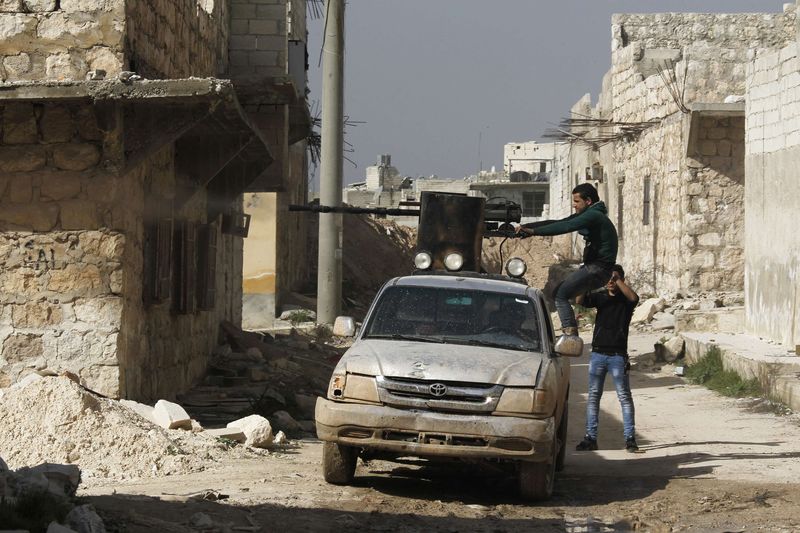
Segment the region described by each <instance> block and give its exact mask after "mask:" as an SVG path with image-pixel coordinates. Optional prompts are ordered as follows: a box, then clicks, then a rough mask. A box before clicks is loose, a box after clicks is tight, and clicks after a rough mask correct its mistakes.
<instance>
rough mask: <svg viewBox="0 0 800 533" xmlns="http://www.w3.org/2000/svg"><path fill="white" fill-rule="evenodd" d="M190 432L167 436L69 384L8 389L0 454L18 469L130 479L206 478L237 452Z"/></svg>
mask: <svg viewBox="0 0 800 533" xmlns="http://www.w3.org/2000/svg"><path fill="white" fill-rule="evenodd" d="M140 405H141V404H140ZM173 405H174V404H173ZM145 407H146V406H145ZM190 424H191V422H190ZM180 427H186V425H185V423H182V424H180ZM189 427H190V428H192V431H186V430H182V429H174V430H169V429H164V428H162V427H160V426H158V425H156V424H155V423H153V422H152V421H151V420H148V419H147V418H146V417H144V416H142V415H140V414H138V413H137V412H136V411H134V410H133V409H132V408H129V407H126V406H125V405H124V404H123V403H121V402H117V401H115V400H110V399H107V398H103V397H101V396H98V395H96V394H94V393H92V392H90V391H88V390H86V389H84V388H83V387H81V386H80V385H78V384H77V383H75V382H73V381H72V380H70V379H69V378H67V377H48V378H43V379H39V380H36V381H33V382H32V383H28V384H27V385H25V386H24V387H14V388H9V389H6V390H4V391H2V397H1V398H0V450H2V452H3V454H4V458H5V459H6V461H7V462H8V464H9V465H11V466H12V467H16V468H20V467H24V466H31V465H37V464H40V463H47V462H52V463H66V464H75V465H79V466H80V467H81V470H82V471H83V473H84V476H85V477H100V478H115V479H129V478H140V477H151V476H167V475H173V474H182V473H188V472H196V471H202V470H205V469H207V468H209V467H210V466H211V465H213V463H215V462H218V461H219V460H221V459H222V458H223V456H224V454H230V453H235V452H231V451H230V449H229V447H228V446H225V445H224V444H223V443H221V442H220V441H218V440H217V439H216V438H215V437H214V436H213V435H206V434H204V433H203V432H200V430H201V428H200V427H199V426H197V425H196V424H192V425H190V426H189ZM240 450H241V451H239V452H238V453H242V454H252V453H256V452H255V450H253V449H251V448H241V449H240Z"/></svg>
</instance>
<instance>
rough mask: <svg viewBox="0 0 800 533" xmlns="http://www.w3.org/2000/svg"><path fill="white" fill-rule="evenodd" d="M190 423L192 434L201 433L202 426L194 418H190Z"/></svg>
mask: <svg viewBox="0 0 800 533" xmlns="http://www.w3.org/2000/svg"><path fill="white" fill-rule="evenodd" d="M191 423H192V433H201V432H202V431H203V425H202V424H201V423H200V422H198V421H197V420H195V419H194V418H192V420H191Z"/></svg>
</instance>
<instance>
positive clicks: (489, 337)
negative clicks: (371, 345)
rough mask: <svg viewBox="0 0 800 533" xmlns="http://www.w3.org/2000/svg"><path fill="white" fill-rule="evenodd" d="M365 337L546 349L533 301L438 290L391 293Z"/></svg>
mask: <svg viewBox="0 0 800 533" xmlns="http://www.w3.org/2000/svg"><path fill="white" fill-rule="evenodd" d="M364 338H383V339H406V340H418V341H423V342H442V343H452V344H472V345H485V346H493V347H500V348H507V349H511V350H524V351H540V350H541V335H540V332H539V322H538V320H537V315H536V308H535V305H534V303H533V302H532V301H531V300H530V299H528V298H527V297H525V296H518V295H513V294H502V293H496V292H486V291H477V290H456V289H440V288H433V287H390V288H389V289H387V290H386V291H385V292H384V293H383V294H382V295H381V298H380V300H379V301H378V303H377V305H376V307H375V311H374V313H373V314H372V317H371V318H370V320H369V323H368V324H367V327H366V330H365V333H364Z"/></svg>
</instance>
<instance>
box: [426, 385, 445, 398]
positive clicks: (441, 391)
mask: <svg viewBox="0 0 800 533" xmlns="http://www.w3.org/2000/svg"><path fill="white" fill-rule="evenodd" d="M430 391H431V394H432V395H434V396H437V397H442V396H444V395H445V394H447V385H445V384H444V383H434V384H433V385H431V386H430Z"/></svg>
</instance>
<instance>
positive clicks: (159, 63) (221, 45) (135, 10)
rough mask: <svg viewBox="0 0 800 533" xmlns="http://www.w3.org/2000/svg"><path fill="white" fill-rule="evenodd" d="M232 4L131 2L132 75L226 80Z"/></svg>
mask: <svg viewBox="0 0 800 533" xmlns="http://www.w3.org/2000/svg"><path fill="white" fill-rule="evenodd" d="M228 4H229V2H228V1H226V0H126V5H125V16H126V17H127V29H126V35H125V43H126V46H127V49H128V54H129V57H128V60H129V62H130V69H131V70H134V71H136V72H138V73H139V74H141V75H143V76H145V77H147V78H151V79H161V78H188V77H190V76H199V77H209V76H210V77H221V76H222V75H223V74H224V73H225V72H226V71H227V68H228V39H229V31H230V30H229V25H230V24H229V13H228Z"/></svg>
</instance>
